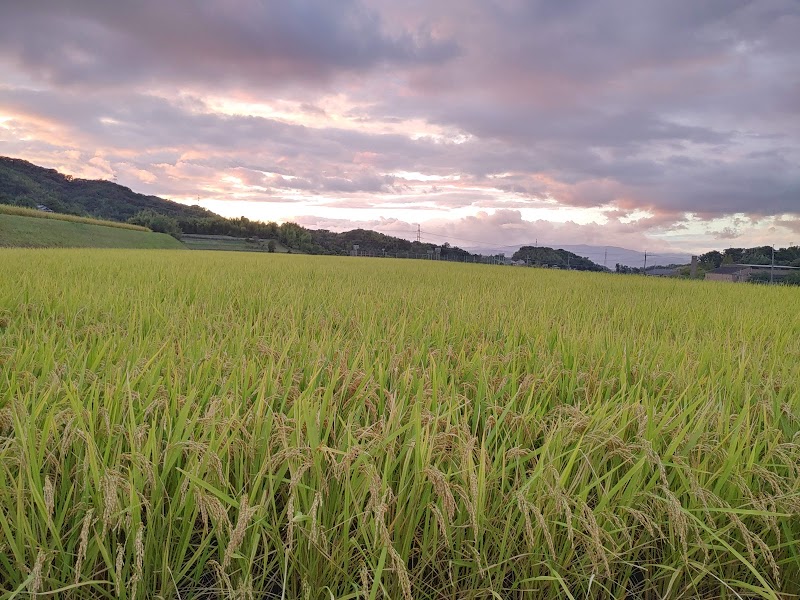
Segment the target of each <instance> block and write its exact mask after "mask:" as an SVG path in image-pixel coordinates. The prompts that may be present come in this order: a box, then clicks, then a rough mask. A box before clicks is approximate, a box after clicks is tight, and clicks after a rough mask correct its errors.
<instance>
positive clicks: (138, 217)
mask: <svg viewBox="0 0 800 600" xmlns="http://www.w3.org/2000/svg"><path fill="white" fill-rule="evenodd" d="M128 223H131V224H133V225H141V226H142V227H147V228H148V229H151V230H152V231H156V232H158V233H168V234H169V235H171V236H172V237H174V238H177V239H180V237H181V228H180V227H178V222H177V221H176V220H175V219H173V218H172V217H168V216H166V215H161V214H159V213H157V212H155V211H153V210H150V209H147V210H141V211H139V212H138V213H136V214H135V215H133V216H132V217H131V218H130V219H128Z"/></svg>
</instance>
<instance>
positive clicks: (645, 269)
mask: <svg viewBox="0 0 800 600" xmlns="http://www.w3.org/2000/svg"><path fill="white" fill-rule="evenodd" d="M644 274H645V275H647V250H645V251H644Z"/></svg>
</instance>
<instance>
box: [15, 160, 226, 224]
mask: <svg viewBox="0 0 800 600" xmlns="http://www.w3.org/2000/svg"><path fill="white" fill-rule="evenodd" d="M0 204H13V205H17V206H25V207H28V208H36V205H37V204H44V205H45V206H47V207H48V208H49V209H51V210H54V211H55V212H58V213H65V214H72V215H78V216H92V217H96V218H99V219H108V220H111V221H127V220H128V219H130V218H131V217H133V216H134V215H135V214H137V213H138V212H140V211H143V210H148V209H149V210H154V211H156V212H159V213H161V214H163V215H166V216H168V217H172V218H177V217H186V218H191V217H206V218H208V217H216V215H215V214H214V213H212V212H211V211H208V210H205V209H204V208H200V207H197V206H186V205H184V204H180V203H178V202H171V201H170V200H164V199H163V198H158V197H157V196H145V195H143V194H137V193H135V192H133V191H131V190H130V189H128V188H126V187H124V186H121V185H117V184H116V183H113V182H111V181H102V180H96V181H92V180H88V179H76V178H73V177H70V176H69V175H63V174H61V173H59V172H58V171H55V170H53V169H45V168H43V167H39V166H36V165H34V164H31V163H29V162H27V161H24V160H20V159H16V158H6V157H1V156H0Z"/></svg>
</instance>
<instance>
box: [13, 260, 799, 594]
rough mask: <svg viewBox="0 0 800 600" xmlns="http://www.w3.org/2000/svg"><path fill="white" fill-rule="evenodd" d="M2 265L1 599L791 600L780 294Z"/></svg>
mask: <svg viewBox="0 0 800 600" xmlns="http://www.w3.org/2000/svg"><path fill="white" fill-rule="evenodd" d="M123 259H124V260H123ZM0 263H1V264H3V265H4V268H3V269H0V436H1V437H0V548H2V551H0V597H5V596H4V594H5V595H6V596H7V595H10V594H11V593H13V592H20V593H25V594H29V593H34V592H51V593H55V592H57V591H58V590H65V589H70V593H71V597H75V598H90V597H91V598H94V597H112V596H116V595H119V596H120V597H122V598H152V597H163V598H170V599H173V598H174V599H177V598H193V597H200V596H201V594H202V593H208V594H211V595H209V596H206V597H220V598H223V597H224V598H228V597H235V596H234V595H233V594H234V593H238V594H239V596H236V597H241V598H284V597H285V598H309V599H312V600H323V599H325V600H327V599H329V598H337V599H352V600H355V599H356V598H369V599H370V600H375V599H376V598H392V599H399V598H406V599H408V598H412V597H413V598H418V599H427V598H430V599H437V600H442V599H448V600H456V599H464V598H467V599H469V598H475V599H477V598H514V599H519V600H522V599H526V600H529V599H532V600H537V599H545V598H547V599H549V598H564V599H568V598H574V599H581V600H585V599H597V600H599V599H605V598H623V597H625V598H642V599H657V598H728V599H731V600H732V599H734V598H748V599H750V598H770V599H772V600H777V599H778V598H789V597H791V596H790V594H796V593H797V592H798V582H800V516H798V515H800V425H799V424H798V417H799V416H800V383H799V382H800V321H798V319H797V315H798V313H800V296H798V294H797V292H796V291H794V290H791V289H786V288H770V287H760V286H743V285H739V286H719V285H714V284H710V283H705V282H686V281H675V280H653V279H645V278H635V277H613V276H609V275H600V274H580V273H568V272H553V271H547V270H539V269H536V270H534V269H507V268H499V267H489V266H480V265H460V264H440V263H432V262H423V261H395V260H380V261H378V260H370V259H349V258H330V257H307V256H285V255H280V256H279V255H263V254H258V255H256V254H246V255H245V254H236V255H229V254H226V255H220V254H214V253H199V252H198V253H189V252H187V253H166V252H164V253H162V252H128V251H104V252H102V253H100V252H96V251H83V250H69V251H67V250H64V251H48V252H41V251H36V250H2V251H0ZM467 282H468V283H467Z"/></svg>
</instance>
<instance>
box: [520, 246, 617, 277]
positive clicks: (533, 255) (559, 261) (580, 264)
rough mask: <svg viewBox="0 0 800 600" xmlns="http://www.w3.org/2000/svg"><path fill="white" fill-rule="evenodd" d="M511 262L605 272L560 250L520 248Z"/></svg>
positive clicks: (566, 251)
mask: <svg viewBox="0 0 800 600" xmlns="http://www.w3.org/2000/svg"><path fill="white" fill-rule="evenodd" d="M511 258H512V260H524V261H525V262H526V263H528V264H529V265H536V266H548V267H558V268H560V269H572V270H575V271H605V270H606V269H604V268H603V267H602V266H600V265H598V264H597V263H595V262H593V261H591V260H589V259H588V258H585V257H583V256H579V255H577V254H575V253H573V252H569V251H568V250H561V249H560V248H558V249H554V248H546V247H542V246H522V248H520V249H519V250H517V251H516V252H515V253H514V255H513V256H512V257H511Z"/></svg>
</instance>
